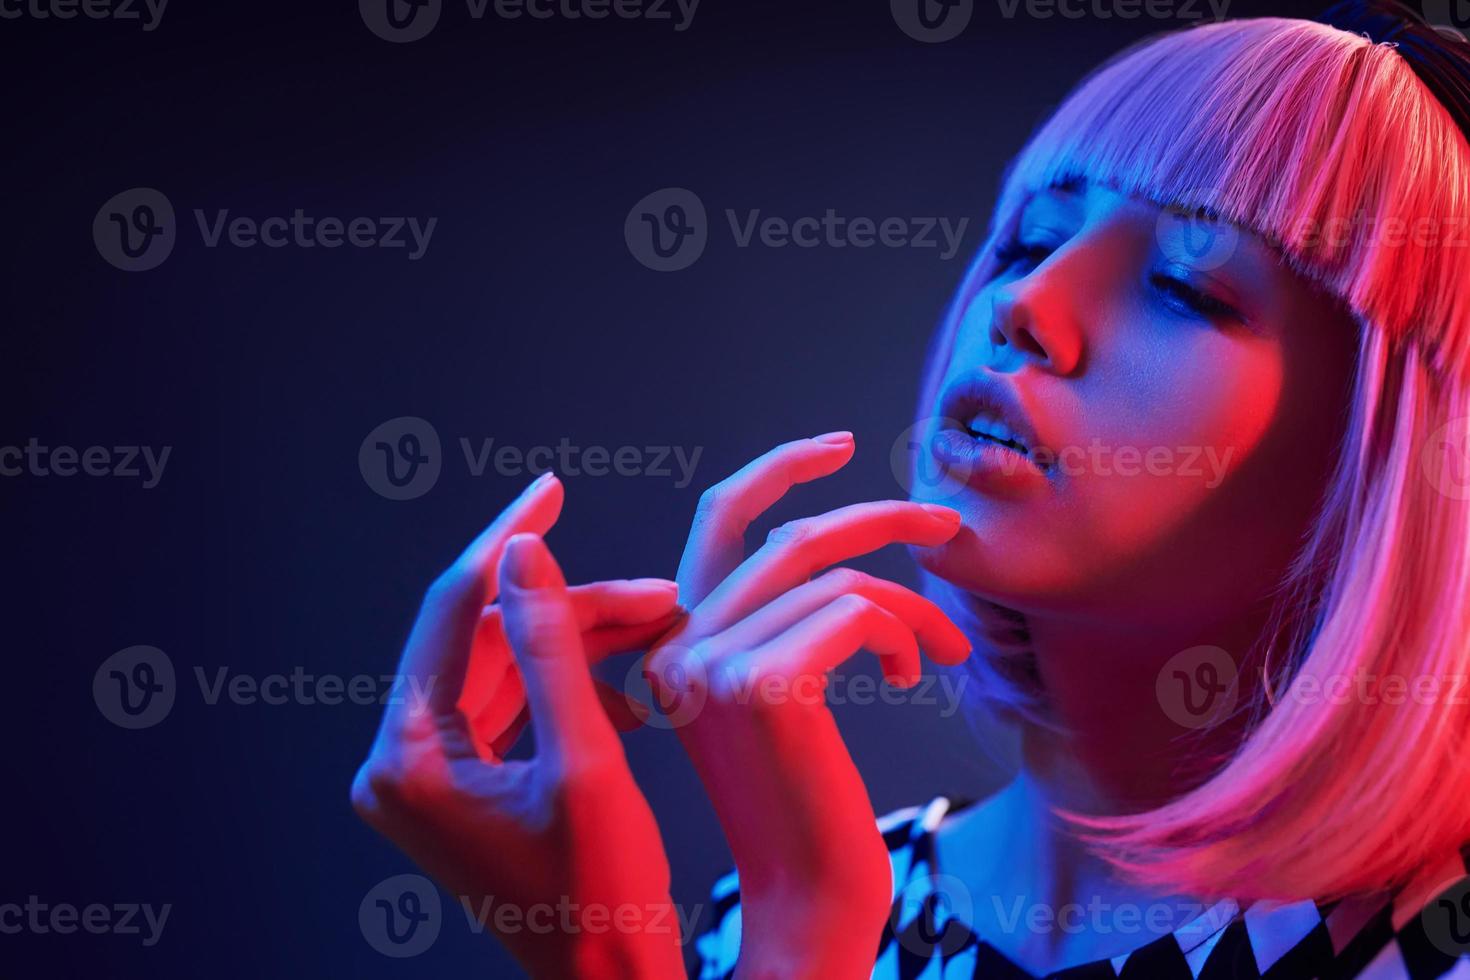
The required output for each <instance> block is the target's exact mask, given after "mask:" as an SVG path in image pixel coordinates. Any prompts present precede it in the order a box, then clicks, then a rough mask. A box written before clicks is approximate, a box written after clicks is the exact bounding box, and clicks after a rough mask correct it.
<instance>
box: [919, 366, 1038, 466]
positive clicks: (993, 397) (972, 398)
mask: <svg viewBox="0 0 1470 980" xmlns="http://www.w3.org/2000/svg"><path fill="white" fill-rule="evenodd" d="M939 403H940V413H941V415H942V416H943V420H942V425H943V427H944V428H952V429H959V430H961V431H964V432H969V431H970V429H969V424H970V420H971V419H973V418H974V417H975V416H976V415H980V414H982V413H988V414H991V415H994V416H995V417H996V418H998V419H1000V421H1002V422H1004V423H1005V424H1006V425H1007V426H1008V427H1009V428H1010V430H1011V431H1012V432H1013V433H1015V434H1016V436H1017V438H1018V439H1019V440H1020V441H1021V442H1022V443H1023V444H1024V448H1025V451H1026V456H1027V457H1028V458H1029V459H1030V460H1031V461H1032V462H1033V463H1035V464H1036V465H1037V466H1038V467H1040V468H1042V469H1046V466H1045V465H1044V463H1046V462H1049V461H1050V459H1051V454H1050V452H1039V451H1040V450H1045V449H1046V446H1045V445H1043V444H1042V442H1041V440H1040V438H1039V437H1038V436H1037V434H1036V428H1035V426H1033V425H1032V424H1031V419H1030V417H1029V416H1027V414H1026V410H1025V409H1024V408H1022V407H1021V400H1020V399H1019V398H1018V397H1017V396H1016V393H1015V392H1014V391H1012V390H1011V389H1010V388H1009V387H1007V386H1006V385H1003V384H1001V383H999V382H998V381H996V380H994V378H993V377H991V376H987V375H986V374H983V373H979V372H972V373H970V374H966V375H963V376H961V377H959V378H956V379H955V380H954V381H952V382H950V384H949V387H947V388H945V389H944V395H943V397H942V398H940V402H939Z"/></svg>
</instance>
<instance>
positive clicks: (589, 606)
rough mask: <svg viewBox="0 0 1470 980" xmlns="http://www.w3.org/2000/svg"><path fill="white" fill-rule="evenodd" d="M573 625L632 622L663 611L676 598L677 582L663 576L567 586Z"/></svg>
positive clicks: (582, 627) (583, 627)
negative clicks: (575, 623) (574, 618)
mask: <svg viewBox="0 0 1470 980" xmlns="http://www.w3.org/2000/svg"><path fill="white" fill-rule="evenodd" d="M567 595H568V596H569V598H570V599H571V601H572V610H573V612H575V613H576V616H577V628H578V629H580V630H581V631H582V632H584V633H586V632H587V631H589V630H592V629H596V628H598V627H602V626H635V625H638V624H641V623H647V622H650V621H652V620H655V619H658V618H659V617H661V616H664V615H666V614H667V613H668V612H669V610H671V609H673V608H674V606H675V605H677V604H678V601H679V586H678V583H676V582H671V581H670V580H668V579H666V578H635V579H615V580H610V581H606V582H592V583H590V584H588V585H574V586H572V587H571V588H569V589H567Z"/></svg>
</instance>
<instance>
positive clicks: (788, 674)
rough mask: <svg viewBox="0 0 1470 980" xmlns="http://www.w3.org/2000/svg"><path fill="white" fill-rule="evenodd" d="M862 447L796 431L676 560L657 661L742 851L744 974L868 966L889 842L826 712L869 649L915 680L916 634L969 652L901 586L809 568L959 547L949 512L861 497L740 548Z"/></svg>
mask: <svg viewBox="0 0 1470 980" xmlns="http://www.w3.org/2000/svg"><path fill="white" fill-rule="evenodd" d="M852 454H853V443H852V440H851V436H850V435H848V434H845V433H834V434H832V435H831V436H824V437H818V438H816V439H801V440H797V441H795V442H791V443H787V444H785V445H783V446H779V447H777V448H776V449H774V450H772V451H771V452H769V453H767V454H765V455H764V456H761V457H760V458H758V459H756V460H755V461H753V462H752V463H750V464H748V465H747V466H746V467H744V468H743V469H741V470H740V471H739V472H738V473H736V474H735V475H733V476H731V477H730V478H728V479H727V480H725V481H723V482H722V483H719V484H717V485H715V486H713V487H711V488H710V489H709V490H707V491H706V492H705V494H704V496H703V497H702V498H701V500H700V504H699V508H698V512H697V514H696V517H695V520H694V527H693V530H692V532H691V533H690V536H689V543H688V546H687V548H686V550H685V552H684V557H683V560H682V561H681V563H680V565H679V572H678V582H679V590H680V595H681V598H682V600H683V602H684V604H685V606H686V607H687V608H689V609H690V614H689V617H688V618H687V619H686V620H685V621H684V622H683V623H681V624H680V625H679V626H678V627H677V628H676V629H675V630H674V631H673V632H671V633H670V634H669V635H668V636H667V637H665V638H664V639H662V640H660V642H659V644H658V645H657V646H656V647H655V649H654V650H653V651H651V652H650V654H649V656H648V658H647V661H646V664H645V673H646V674H647V676H648V679H649V683H650V684H651V685H652V687H653V688H654V691H655V694H656V695H657V697H658V700H659V702H660V704H661V706H662V707H663V709H664V712H665V715H666V716H667V720H668V723H669V724H671V725H672V726H673V727H675V728H676V729H677V730H678V732H679V735H680V738H681V740H682V741H683V743H684V746H685V748H686V750H687V751H688V752H689V754H690V757H691V759H692V761H693V762H694V766H695V769H696V770H697V771H698V772H699V775H700V777H701V779H702V780H703V782H704V785H705V789H706V790H707V792H708V793H709V796H710V798H711V801H712V802H713V804H714V809H715V812H716V814H717V815H718V817H719V819H720V823H721V826H722V827H723V829H724V831H725V835H726V838H727V839H728V841H729V844H730V849H731V852H732V853H733V855H734V858H735V865H736V869H737V870H738V872H739V875H740V891H741V909H742V929H741V934H742V943H741V952H740V959H739V964H740V967H739V969H740V972H741V974H742V975H744V976H766V975H770V976H823V977H845V976H852V977H859V976H862V977H866V976H868V975H869V974H870V973H871V971H872V968H873V955H874V953H875V951H876V950H877V947H878V941H879V937H880V934H881V931H882V927H883V925H884V923H885V922H886V921H887V917H888V912H889V908H890V903H891V901H892V872H891V869H890V866H889V859H888V851H887V848H886V847H885V846H884V844H883V840H882V837H881V835H880V834H879V832H878V829H877V823H876V819H875V817H874V813H873V807H872V804H871V802H870V801H869V798H868V795H867V790H866V787H865V786H864V785H863V781H862V778H861V777H860V776H859V774H858V772H857V769H856V767H855V766H854V765H853V762H852V758H851V756H850V755H849V754H848V751H847V748H846V745H845V744H844V743H843V741H842V737H841V734H840V733H839V731H838V729H837V725H836V722H835V719H834V718H833V717H832V714H831V712H830V710H829V709H828V707H827V704H826V699H825V693H824V692H825V689H826V678H827V674H828V672H829V671H830V670H831V669H832V668H833V667H835V666H836V665H838V664H839V663H841V662H843V661H844V660H846V659H848V658H849V657H850V656H852V655H853V654H854V653H856V652H857V651H858V650H859V649H861V648H868V649H870V650H872V651H873V652H875V653H876V654H877V655H878V656H879V659H880V661H881V662H882V664H883V667H884V673H885V675H886V677H887V678H888V679H889V680H890V683H893V684H895V685H896V686H900V687H906V686H910V685H912V684H914V683H917V681H918V677H919V647H920V646H921V645H922V646H923V648H924V649H925V650H926V651H927V652H928V653H929V655H930V656H931V657H932V658H933V659H934V660H936V661H938V662H940V663H946V664H955V663H959V662H961V661H963V660H964V659H965V657H966V656H967V655H968V654H969V651H970V642H969V640H968V638H967V637H966V636H965V635H964V634H963V633H962V632H961V631H960V630H959V628H958V627H956V626H955V625H954V624H953V623H952V622H951V621H950V620H949V618H948V617H947V616H945V614H944V613H943V612H942V611H941V610H940V609H939V607H938V606H936V605H934V603H932V602H930V601H929V600H928V599H926V598H924V597H922V596H920V595H918V594H916V593H914V592H912V591H911V590H909V589H906V588H904V587H903V586H900V585H898V584H896V583H893V582H889V581H885V580H883V579H879V578H875V577H873V576H870V575H866V574H864V573H862V572H858V571H856V570H854V569H850V568H834V569H832V570H831V571H828V572H827V573H826V574H824V575H821V576H819V577H817V578H811V577H812V576H813V575H815V574H816V573H818V572H820V571H821V570H822V569H824V568H827V567H828V566H831V565H834V564H837V563H839V562H842V561H844V560H847V559H850V558H853V557H856V556H858V555H862V554H866V553H868V552H871V551H874V550H877V549H878V548H881V547H883V546H884V545H887V544H891V543H899V542H904V543H910V544H916V545H928V546H933V545H938V544H942V543H943V542H945V541H948V540H949V539H950V538H951V537H953V536H954V535H955V533H956V532H957V531H958V530H959V528H960V521H959V514H958V513H956V512H955V511H954V510H952V509H950V508H947V507H938V506H935V505H929V504H919V503H912V502H909V501H902V500H886V501H875V502H872V503H863V504H856V505H853V506H850V507H844V508H840V509H838V510H835V511H832V512H830V513H826V514H821V515H819V516H816V517H811V518H806V519H804V520H799V521H795V522H792V523H788V524H785V525H783V526H781V527H779V528H776V529H775V530H774V531H772V532H771V534H770V536H769V537H768V538H767V540H766V543H765V544H764V546H762V547H761V548H760V549H759V550H757V551H756V552H755V554H753V555H752V556H751V557H750V558H748V559H747V558H745V549H744V534H745V531H746V529H747V527H748V526H749V525H750V524H751V522H753V521H754V520H755V519H756V518H758V517H759V516H760V515H761V514H762V513H763V512H765V511H766V510H767V509H768V508H769V507H771V505H772V504H774V503H775V502H776V501H777V500H779V499H780V498H781V497H782V496H784V495H785V493H786V492H787V491H788V490H789V489H790V488H791V487H792V486H793V485H795V484H797V483H805V482H807V481H810V480H814V479H818V478H820V477H823V476H826V475H828V474H830V473H832V472H834V471H836V470H837V469H839V468H840V467H842V466H843V465H844V464H845V463H847V461H848V460H849V459H851V458H852Z"/></svg>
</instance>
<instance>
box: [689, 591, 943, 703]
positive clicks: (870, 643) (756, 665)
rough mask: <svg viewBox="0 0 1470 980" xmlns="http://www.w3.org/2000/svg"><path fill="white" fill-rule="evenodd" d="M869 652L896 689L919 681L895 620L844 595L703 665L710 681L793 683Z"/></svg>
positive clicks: (915, 659) (915, 650) (904, 630)
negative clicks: (777, 680) (774, 678)
mask: <svg viewBox="0 0 1470 980" xmlns="http://www.w3.org/2000/svg"><path fill="white" fill-rule="evenodd" d="M862 649H867V650H871V651H872V652H873V653H874V654H876V655H877V657H878V660H879V662H880V663H881V664H882V665H883V674H884V677H885V678H886V679H888V681H889V682H890V683H892V684H894V685H896V686H898V687H912V686H913V685H914V684H917V683H918V682H919V645H918V642H917V641H916V640H915V639H914V634H913V632H912V631H911V630H910V629H909V628H908V627H907V626H905V625H904V624H903V622H902V621H901V620H900V619H899V618H898V617H897V616H894V615H893V614H892V613H890V612H889V611H888V610H886V609H884V608H883V607H882V606H880V605H878V604H877V603H875V602H873V601H871V600H869V599H865V598H863V597H862V596H856V595H844V596H839V597H838V598H836V599H833V600H832V601H831V602H829V603H827V604H826V605H825V606H823V607H821V608H820V609H818V610H817V611H816V612H814V613H812V614H811V615H810V616H807V617H806V618H805V619H802V620H800V621H798V622H797V623H795V624H794V625H792V626H791V628H789V629H787V630H784V631H782V632H781V633H780V634H779V635H777V636H775V637H772V638H771V639H770V640H768V641H766V642H765V643H763V644H761V645H760V646H757V647H754V648H748V649H745V650H743V651H741V652H738V653H735V654H733V655H730V656H727V657H724V658H721V657H719V655H718V653H716V654H715V655H714V657H713V659H712V660H711V661H709V662H708V666H709V669H710V671H711V677H712V678H713V677H716V676H719V675H721V674H726V675H729V676H727V677H726V678H725V679H726V680H727V681H728V680H730V679H732V678H738V677H741V676H743V677H747V678H750V677H753V678H756V679H760V678H765V677H769V676H773V675H774V676H780V677H783V678H786V679H787V680H795V679H797V678H799V677H803V676H814V675H825V674H826V673H827V672H828V671H830V670H831V669H832V668H833V667H836V666H837V665H838V664H840V663H842V662H843V661H845V660H847V659H848V658H849V657H851V656H852V655H853V654H855V653H857V652H858V651H859V650H862Z"/></svg>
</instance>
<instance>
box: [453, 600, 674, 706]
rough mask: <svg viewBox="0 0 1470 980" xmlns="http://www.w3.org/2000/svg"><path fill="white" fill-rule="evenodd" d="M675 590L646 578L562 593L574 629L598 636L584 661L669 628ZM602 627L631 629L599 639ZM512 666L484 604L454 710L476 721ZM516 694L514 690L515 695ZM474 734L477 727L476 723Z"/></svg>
mask: <svg viewBox="0 0 1470 980" xmlns="http://www.w3.org/2000/svg"><path fill="white" fill-rule="evenodd" d="M678 588H679V587H678V586H677V585H675V584H674V583H673V582H671V581H669V580H668V579H656V578H649V579H631V580H629V579H622V580H616V581H609V582H593V583H591V584H589V585H579V586H573V587H572V588H569V589H567V595H568V597H569V598H570V600H571V603H572V609H573V612H574V613H575V615H576V618H577V627H578V629H579V630H581V632H582V633H583V635H584V638H585V637H587V636H589V635H592V634H596V635H597V639H598V642H596V643H594V644H593V645H592V646H591V647H589V649H588V657H589V661H590V662H591V663H597V662H598V661H599V660H602V659H604V658H605V657H606V656H608V655H609V654H611V653H613V652H622V651H623V650H629V649H634V647H631V646H624V647H622V648H621V649H617V648H616V645H617V644H618V643H619V642H622V641H621V640H620V639H619V637H620V635H627V636H635V637H641V636H643V635H644V633H646V632H647V631H648V630H650V629H653V628H655V624H659V623H662V624H664V629H667V628H668V626H669V625H671V624H670V622H669V617H670V613H671V611H673V610H675V609H676V608H677V605H678ZM604 627H612V628H614V629H616V628H621V627H632V628H631V629H629V630H628V631H627V633H626V634H618V633H613V634H611V635H610V636H608V637H607V638H606V640H605V641H604V639H603V637H602V634H601V629H602V628H604ZM655 635H657V634H655ZM604 651H606V652H604ZM511 662H512V661H511V655H510V647H509V646H508V645H507V643H506V640H505V623H504V619H503V617H502V615H501V608H500V606H498V605H489V606H486V607H485V608H484V610H483V611H482V613H481V616H480V626H479V629H477V630H476V631H475V642H474V648H473V650H472V652H471V655H470V663H469V667H468V670H467V672H466V674H465V680H464V684H463V686H462V690H461V692H460V697H459V709H460V711H462V712H464V714H465V716H466V717H468V718H471V719H475V718H478V717H479V716H480V715H482V714H483V713H484V712H485V710H486V708H487V707H488V706H489V704H490V702H491V701H492V700H493V699H495V698H496V697H497V692H498V691H499V690H500V685H501V683H502V682H503V680H504V678H505V676H506V671H507V670H508V669H509V668H510V665H511ZM519 696H520V691H519V689H517V691H516V697H519ZM518 707H519V704H518V703H517V704H516V705H515V706H513V708H512V714H513V713H514V710H515V709H516V708H518ZM509 717H510V716H509V715H508V716H507V718H509ZM476 730H477V731H480V730H482V729H481V728H480V727H479V725H476Z"/></svg>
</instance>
